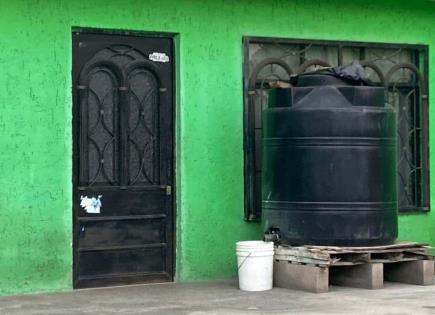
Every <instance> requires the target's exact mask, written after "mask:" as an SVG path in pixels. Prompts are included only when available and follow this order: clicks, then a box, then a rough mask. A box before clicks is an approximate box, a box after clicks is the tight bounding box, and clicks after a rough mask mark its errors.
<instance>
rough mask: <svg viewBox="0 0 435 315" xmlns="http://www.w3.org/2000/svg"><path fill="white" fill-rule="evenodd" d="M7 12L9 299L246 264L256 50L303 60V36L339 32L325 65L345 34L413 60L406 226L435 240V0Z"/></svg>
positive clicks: (3, 125)
mask: <svg viewBox="0 0 435 315" xmlns="http://www.w3.org/2000/svg"><path fill="white" fill-rule="evenodd" d="M2 8H3V9H2V12H1V13H0V16H1V19H0V25H1V30H2V31H1V33H0V34H1V36H0V64H1V72H2V75H1V76H0V83H1V84H0V133H1V137H0V143H1V147H2V153H1V154H0V174H1V176H0V182H1V184H2V185H1V187H2V190H1V191H0V214H1V222H2V226H1V228H0V240H1V242H0V244H1V245H0V293H1V294H16V293H24V292H39V291H61V290H71V289H73V288H75V287H77V288H79V287H93V286H100V285H113V284H126V283H135V282H155V281H180V282H181V281H195V280H206V279H220V278H228V277H233V276H235V275H236V272H237V270H236V263H235V253H234V249H235V246H234V243H235V242H236V241H237V240H246V239H260V238H261V237H262V231H261V222H259V221H261V220H259V219H258V218H259V215H258V213H257V212H255V211H253V210H252V209H251V208H252V207H255V206H253V204H254V203H255V202H254V201H253V200H254V199H255V198H254V197H253V196H251V195H255V194H256V192H255V189H254V192H253V190H249V187H248V186H249V185H250V182H249V181H247V180H246V178H247V176H251V175H252V174H251V175H250V168H249V167H248V166H247V165H248V164H249V161H248V160H249V156H248V154H247V152H249V147H248V146H247V143H246V141H247V140H246V139H247V137H248V135H247V124H248V123H249V121H248V120H247V118H246V106H247V104H248V102H249V97H248V96H247V95H248V93H249V91H250V89H251V88H250V87H249V86H248V85H249V82H248V81H249V79H250V78H251V75H252V71H253V68H252V69H251V68H250V65H253V66H252V67H255V64H256V62H257V61H258V60H257V61H256V60H254V59H255V52H256V51H259V50H260V49H263V52H265V51H266V52H267V51H269V53H270V56H269V57H276V50H274V49H275V48H273V47H272V46H273V45H272V46H268V45H271V43H272V44H273V43H279V45H283V47H284V48H282V50H284V51H286V50H289V51H290V54H289V55H292V52H295V51H299V52H300V50H297V49H296V48H294V47H295V45H304V46H303V48H302V50H303V51H304V52H306V51H308V49H307V47H310V49H311V48H312V47H314V46H315V47H318V46H322V45H323V46H325V47H326V46H328V45H329V46H328V47H332V46H334V45H338V46H337V47H338V48H327V49H326V48H325V49H326V50H325V49H323V48H321V49H320V48H319V50H314V53H313V57H310V58H311V59H316V60H318V59H319V58H320V59H322V60H323V61H325V60H327V59H328V58H329V59H328V60H333V59H334V58H339V57H336V55H337V56H339V54H338V53H337V51H339V50H340V49H341V48H340V47H342V46H346V47H347V46H349V47H350V48H349V49H350V50H349V51H353V52H355V49H356V48H355V47H359V48H361V47H364V49H366V48H367V49H369V48H373V47H374V48H373V49H378V50H374V53H373V51H369V50H367V51H368V52H366V50H364V53H367V54H372V55H370V56H373V54H375V53H376V52H381V51H382V50H383V51H387V52H389V53H391V55H388V54H387V55H383V54H382V53H381V55H382V56H381V57H379V58H380V59H384V60H385V59H390V60H392V63H393V64H395V63H399V64H408V65H409V64H412V65H413V66H414V67H415V68H412V69H414V70H415V69H416V71H418V75H416V74H413V75H414V76H415V77H418V78H419V80H420V81H421V82H422V83H421V84H420V85H419V86H418V87H411V88H410V87H408V86H403V89H404V90H403V91H405V93H407V92H406V91H411V90H412V91H414V92H415V91H417V92H415V93H416V94H415V95H416V96H415V97H414V96H413V97H414V98H413V101H409V102H410V103H403V102H402V103H399V104H411V105H412V106H413V110H414V111H413V113H417V114H413V116H412V119H413V124H412V126H408V125H404V126H405V127H403V128H409V130H411V131H412V132H414V133H415V134H416V136H415V139H414V140H412V139H411V138H409V139H408V138H406V141H404V142H406V146H410V148H407V149H404V150H405V151H404V152H405V153H404V154H403V156H402V158H403V159H404V160H408V161H411V162H409V163H408V168H406V167H404V170H405V171H404V172H406V173H407V174H408V175H407V176H409V177H406V178H405V179H404V183H405V184H404V183H402V186H400V187H402V188H401V189H402V191H401V194H402V196H404V198H408V199H409V200H408V201H406V205H404V207H403V209H402V210H403V211H401V212H400V214H399V238H400V239H404V240H412V241H421V242H426V243H430V244H433V245H435V213H434V211H433V210H432V209H431V205H432V204H433V198H432V195H431V194H430V192H431V191H434V189H433V188H432V187H433V185H432V183H433V182H434V181H433V179H432V178H431V177H430V176H429V171H430V166H429V165H434V163H435V161H434V160H433V157H434V156H435V155H434V153H433V152H431V151H429V148H431V147H432V146H431V141H433V140H432V139H435V136H432V130H435V129H434V128H435V127H433V121H432V120H431V119H429V118H428V117H432V115H433V113H432V110H431V106H430V105H431V103H433V102H435V99H434V97H433V95H435V91H434V93H432V91H433V82H434V79H435V71H434V69H432V68H431V64H433V62H434V61H435V53H434V52H433V51H432V49H431V48H432V45H434V44H435V28H434V27H433V25H434V23H435V3H433V2H431V1H412V2H411V1H397V0H396V1H392V0H383V1H375V0H355V1H343V0H334V1H321V0H314V1H302V0H294V1H289V0H282V1H266V0H254V1H224V0H221V1H176V2H175V1H169V0H164V1H160V2H154V1H134V0H126V1H122V2H120V1H107V0H106V1H81V0H77V1H51V0H49V1H33V0H28V1H25V0H23V1H12V2H11V1H9V2H6V1H4V2H3V3H2ZM333 42H334V43H333ZM377 44H379V45H380V46H379V45H377ZM381 44H382V45H381ZM249 45H251V46H249ZM255 45H257V46H255ZM383 45H389V46H388V47H387V46H383ZM323 46H322V47H323ZM249 47H250V48H249ZM268 47H272V48H268ZM298 47H299V46H298ZM334 47H335V46H334ZM359 48H358V49H359ZM247 49H251V50H250V52H248V51H247ZM280 49H281V48H280ZM295 49H296V50H295ZM352 49H353V50H352ZM311 51H313V50H311ZM325 51H327V52H326V53H325ZM361 51H363V50H361V49H360V50H358V53H361ZM266 52H265V54H266ZM319 54H322V55H319ZM361 54H362V53H361ZM257 56H259V55H258V54H257ZM319 56H320V57H319ZM325 56H326V57H325ZM331 56H332V57H331ZM344 56H346V55H344ZM365 56H367V55H365ZM398 56H399V57H398ZM251 57H252V60H250V58H251ZM266 57H267V56H266ZM305 58H306V59H307V60H308V59H310V58H307V57H306V56H305ZM325 58H326V59H325ZM246 59H249V60H246ZM372 59H376V58H372ZM334 60H335V59H334ZM257 63H258V62H257ZM317 63H319V61H317ZM302 64H303V61H302V62H301V63H300V64H298V65H297V66H301V65H302ZM313 65H314V64H313ZM392 67H393V66H391V67H390V68H389V69H387V70H386V72H387V73H384V74H385V75H387V74H388V72H389V70H391V68H392ZM409 67H410V66H409ZM409 67H408V69H409ZM381 70H383V69H381ZM406 78H408V79H409V80H410V81H412V78H413V77H411V76H408V77H406ZM247 82H248V83H247ZM408 88H410V89H411V90H406V89H408ZM253 89H254V90H256V89H257V87H255V86H254V88H253ZM251 90H252V89H251ZM401 91H402V90H401ZM409 93H411V92H409ZM409 93H408V94H409ZM412 95H414V94H412ZM411 105H409V106H411ZM125 108H128V109H127V110H126V109H125ZM407 112H408V111H407ZM150 113H152V114H150ZM405 133H406V134H408V135H409V132H408V133H407V132H405ZM414 133H413V135H414ZM403 146H405V144H403ZM407 150H408V151H407ZM400 157H401V156H400V154H399V158H400ZM409 165H411V166H409ZM409 174H410V175H409ZM415 174H417V175H415ZM399 175H400V174H399ZM252 176H254V177H255V174H254V175H252ZM398 177H399V178H400V176H398ZM408 182H412V183H411V184H409V185H408V184H407V183H408ZM399 184H400V183H399ZM411 189H412V191H413V193H412V194H411V193H409V191H410V190H411ZM399 190H400V189H399ZM249 194H251V195H249ZM125 209H130V210H128V211H127V210H125ZM251 219H252V220H251ZM255 219H257V220H255ZM109 234H110V235H111V236H108V238H104V237H103V236H104V235H109ZM113 235H115V236H113ZM111 237H112V238H111ZM138 266H139V267H138Z"/></svg>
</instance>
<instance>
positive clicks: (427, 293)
mask: <svg viewBox="0 0 435 315" xmlns="http://www.w3.org/2000/svg"><path fill="white" fill-rule="evenodd" d="M0 314H2V315H6V314H44V315H48V314H62V315H64V314H162V315H175V314H189V315H201V314H222V315H233V314H234V315H238V314H376V315H378V314H396V315H398V314H435V286H426V287H423V286H414V285H403V284H392V283H386V285H385V288H384V289H381V290H362V289H352V288H343V287H332V288H331V291H330V292H329V293H322V294H312V293H304V292H300V291H294V290H286V289H278V288H275V289H273V290H272V291H268V292H256V293H250V292H242V291H240V290H238V288H237V283H235V282H229V281H220V282H211V283H210V282H207V283H189V284H174V283H168V284H153V285H136V286H125V287H116V288H103V289H88V290H77V291H73V292H67V293H49V294H33V295H22V296H12V297H2V298H0Z"/></svg>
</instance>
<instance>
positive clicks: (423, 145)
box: [244, 37, 429, 221]
mask: <svg viewBox="0 0 435 315" xmlns="http://www.w3.org/2000/svg"><path fill="white" fill-rule="evenodd" d="M353 60H359V61H360V63H361V64H362V65H363V66H364V67H365V68H366V71H367V73H368V75H369V79H370V80H371V81H372V82H373V83H374V84H377V85H379V86H384V87H385V90H386V92H387V102H388V103H389V104H390V105H392V106H393V107H394V108H395V109H396V111H397V115H398V130H397V133H398V137H397V138H398V143H397V145H398V152H397V158H398V161H397V162H398V170H397V172H398V176H397V178H398V183H397V184H398V201H399V210H400V211H427V210H428V209H429V191H428V190H429V182H428V139H427V137H428V108H427V107H428V96H427V80H426V78H427V73H428V48H427V46H424V45H401V44H378V43H364V42H345V41H339V42H337V41H316V40H293V39H277V38H261V37H245V38H244V97H245V99H244V104H245V105H244V151H245V219H247V220H252V221H255V220H258V219H259V218H260V214H261V112H262V110H263V109H264V108H265V107H266V106H267V103H268V102H267V95H268V93H267V90H268V89H269V88H270V87H271V86H273V85H276V83H277V82H278V81H279V82H283V81H284V82H286V81H288V79H289V76H290V75H291V74H299V73H303V72H307V71H313V70H316V69H318V68H319V67H334V66H338V65H343V64H348V63H350V62H352V61H353Z"/></svg>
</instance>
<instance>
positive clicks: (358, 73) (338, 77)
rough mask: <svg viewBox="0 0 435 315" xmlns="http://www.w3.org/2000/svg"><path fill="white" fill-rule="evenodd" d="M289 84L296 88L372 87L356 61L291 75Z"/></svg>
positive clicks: (362, 68) (363, 70)
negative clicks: (322, 86) (332, 86)
mask: <svg viewBox="0 0 435 315" xmlns="http://www.w3.org/2000/svg"><path fill="white" fill-rule="evenodd" d="M290 82H291V83H292V85H293V86H297V87H304V86H319V85H335V86H343V85H345V86H361V85H373V84H371V82H370V81H369V80H368V76H367V73H366V71H365V69H364V67H363V66H362V65H361V64H360V63H359V61H358V60H354V61H353V62H352V63H351V64H348V65H343V66H338V67H331V68H324V69H321V70H318V71H312V72H306V73H302V74H299V75H293V76H290Z"/></svg>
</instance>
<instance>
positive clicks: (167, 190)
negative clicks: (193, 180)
mask: <svg viewBox="0 0 435 315" xmlns="http://www.w3.org/2000/svg"><path fill="white" fill-rule="evenodd" d="M166 195H168V196H170V195H172V186H166Z"/></svg>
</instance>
